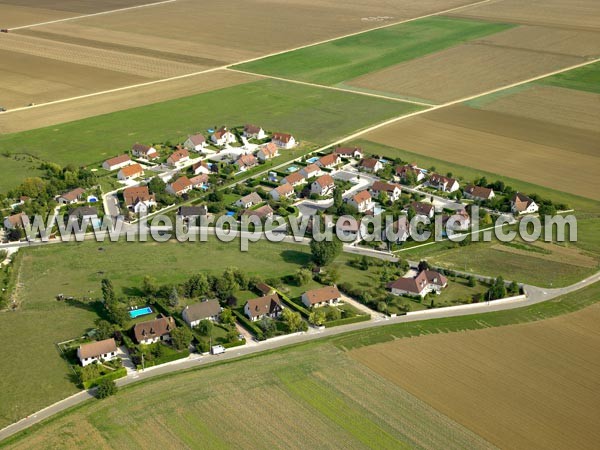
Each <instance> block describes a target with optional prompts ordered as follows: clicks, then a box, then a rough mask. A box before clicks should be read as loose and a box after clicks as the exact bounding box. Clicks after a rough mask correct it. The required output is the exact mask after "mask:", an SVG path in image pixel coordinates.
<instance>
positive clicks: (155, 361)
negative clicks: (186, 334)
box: [137, 349, 190, 370]
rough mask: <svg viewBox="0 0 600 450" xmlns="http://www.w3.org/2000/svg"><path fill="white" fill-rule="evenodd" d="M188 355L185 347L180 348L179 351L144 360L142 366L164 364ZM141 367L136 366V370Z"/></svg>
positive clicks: (188, 352)
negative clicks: (183, 348)
mask: <svg viewBox="0 0 600 450" xmlns="http://www.w3.org/2000/svg"><path fill="white" fill-rule="evenodd" d="M188 356H190V351H189V350H188V349H185V350H181V351H180V352H176V353H171V354H170V355H164V356H160V357H158V358H155V359H153V360H152V361H148V360H145V361H144V367H152V366H159V365H161V364H165V363H168V362H171V361H177V360H178V359H182V358H187V357H188ZM141 368H142V366H141V365H138V366H137V369H138V370H140V369H141Z"/></svg>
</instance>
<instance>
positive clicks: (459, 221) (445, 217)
mask: <svg viewBox="0 0 600 450" xmlns="http://www.w3.org/2000/svg"><path fill="white" fill-rule="evenodd" d="M442 225H443V226H444V227H445V228H446V230H451V231H466V230H468V229H469V227H470V226H471V217H470V216H469V214H468V213H467V211H465V210H464V209H461V210H460V211H456V212H455V213H454V214H442Z"/></svg>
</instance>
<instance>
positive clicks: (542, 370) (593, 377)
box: [350, 304, 600, 449]
mask: <svg viewBox="0 0 600 450" xmlns="http://www.w3.org/2000/svg"><path fill="white" fill-rule="evenodd" d="M482 319H483V317H482ZM598 320H600V306H599V305H598V304H595V305H593V306H590V307H588V308H586V309H583V310H581V311H579V312H575V313H572V314H567V315H563V316H560V317H558V318H554V319H548V320H545V321H540V322H536V323H530V324H521V325H511V326H506V327H500V328H488V329H483V330H477V331H465V332H461V333H451V334H435V335H430V336H422V337H419V338H410V339H401V340H396V341H394V342H389V343H385V344H380V345H375V346H369V347H363V348H361V349H358V350H353V351H352V352H350V355H351V356H353V357H354V358H355V359H356V360H357V361H359V362H361V363H363V364H365V365H367V366H368V367H370V368H371V369H372V370H373V371H375V372H376V373H378V374H380V375H382V376H383V377H385V378H386V379H388V380H390V381H392V382H394V383H395V384H397V385H398V386H400V387H401V388H403V389H406V390H407V391H408V392H410V393H411V394H413V395H415V396H416V397H417V398H419V399H421V400H423V401H425V402H426V403H427V404H429V405H431V406H432V407H434V408H435V409H437V410H438V411H440V412H442V413H444V414H446V415H447V416H448V417H450V418H452V419H454V420H456V421H457V422H459V423H460V424H462V425H464V426H465V427H467V428H469V429H470V430H472V431H474V432H475V433H477V434H478V435H480V436H481V437H483V438H484V439H486V440H487V441H488V442H490V443H491V444H494V445H496V446H498V447H500V448H531V449H537V448H539V449H542V448H565V449H567V448H575V447H577V448H582V449H583V448H589V449H592V448H595V446H596V444H597V442H598V441H599V440H600V431H599V430H598V427H597V426H596V419H597V417H598V416H599V415H600V389H599V388H600V385H599V381H598V380H599V379H600V352H599V350H600V332H599V330H598V327H597V323H598Z"/></svg>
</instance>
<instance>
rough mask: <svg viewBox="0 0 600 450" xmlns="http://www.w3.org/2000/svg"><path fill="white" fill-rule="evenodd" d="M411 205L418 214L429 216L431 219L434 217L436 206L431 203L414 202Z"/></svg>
mask: <svg viewBox="0 0 600 450" xmlns="http://www.w3.org/2000/svg"><path fill="white" fill-rule="evenodd" d="M410 206H411V208H413V209H414V210H415V213H416V215H417V216H423V217H429V218H430V219H433V215H434V214H435V208H434V206H433V205H432V204H431V203H423V202H412V203H411V204H410Z"/></svg>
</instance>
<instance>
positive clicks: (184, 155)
mask: <svg viewBox="0 0 600 450" xmlns="http://www.w3.org/2000/svg"><path fill="white" fill-rule="evenodd" d="M189 160H190V152H188V151H187V149H185V148H180V149H178V150H175V151H174V152H173V153H172V154H171V156H169V157H168V158H167V164H168V165H170V166H173V167H175V166H179V165H182V164H184V163H186V162H188V161H189Z"/></svg>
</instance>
